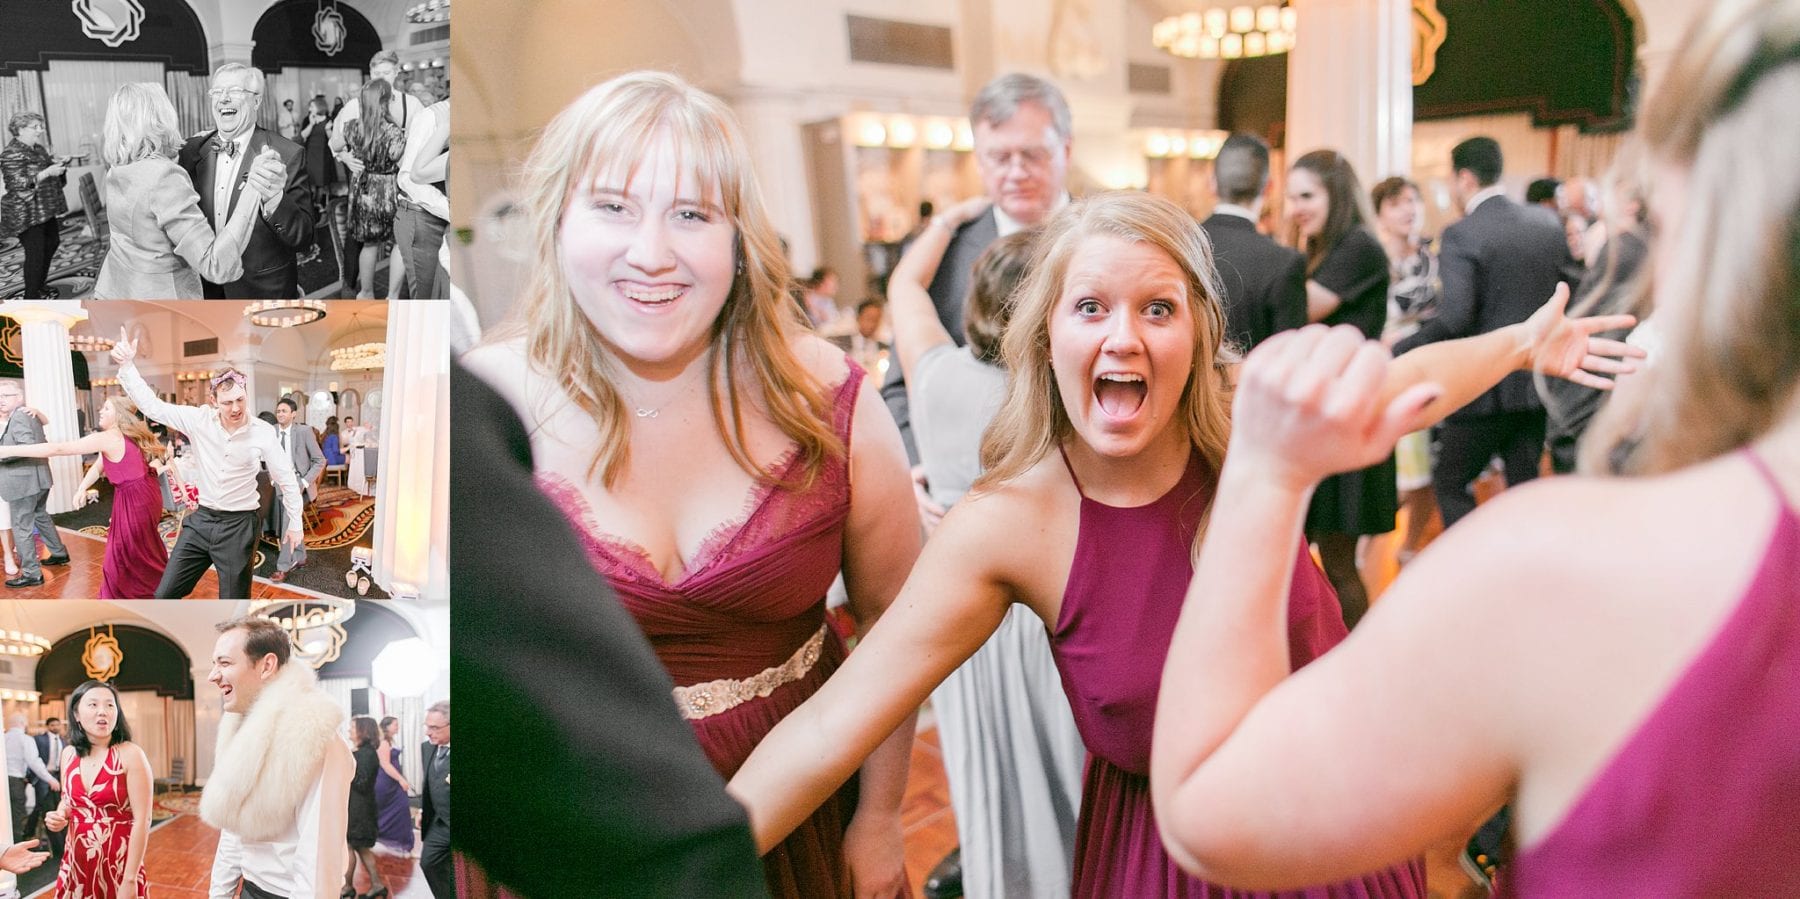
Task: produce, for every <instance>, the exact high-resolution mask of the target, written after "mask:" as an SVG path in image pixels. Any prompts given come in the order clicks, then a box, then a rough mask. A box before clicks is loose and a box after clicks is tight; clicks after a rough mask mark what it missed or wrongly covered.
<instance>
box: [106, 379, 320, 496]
mask: <svg viewBox="0 0 1800 899" xmlns="http://www.w3.org/2000/svg"><path fill="white" fill-rule="evenodd" d="M119 384H120V385H121V386H123V387H124V388H125V394H126V395H127V396H129V397H131V401H132V402H134V403H136V404H137V407H138V408H139V409H141V410H143V413H144V415H145V416H146V417H148V418H150V419H152V420H155V421H160V422H162V423H163V424H165V425H168V426H169V427H171V428H175V429H176V430H178V431H180V432H182V433H183V434H186V435H187V436H188V440H189V441H190V445H191V446H192V447H193V450H192V451H193V454H194V455H195V456H197V457H198V461H199V464H198V465H196V466H194V467H193V469H192V470H191V473H192V474H193V475H194V477H193V478H191V479H189V483H191V484H193V485H194V486H195V487H198V488H199V489H200V505H202V506H205V507H206V508H208V509H213V510H216V511H219V512H250V511H254V510H256V509H259V508H261V507H262V502H261V499H260V498H259V497H258V496H257V495H256V472H257V470H258V465H259V464H261V465H267V466H268V467H269V479H270V480H272V481H274V482H275V487H276V489H277V490H279V491H280V492H281V504H282V506H283V508H285V509H286V510H287V518H286V519H285V520H286V521H287V522H288V523H289V528H290V530H299V529H300V522H301V517H300V507H301V500H300V481H299V479H298V478H296V477H295V476H294V457H293V456H290V455H288V454H287V453H285V452H283V451H282V449H281V443H280V441H279V440H277V439H276V437H275V428H274V427H272V426H271V425H270V424H269V423H268V422H266V421H263V420H262V419H259V418H252V417H249V416H246V420H245V423H244V426H243V427H241V428H238V429H237V430H236V431H232V432H227V431H226V430H225V425H224V424H222V423H220V421H219V410H217V409H214V408H212V407H211V406H206V407H199V406H178V405H176V404H174V403H167V402H163V400H162V399H161V398H160V397H158V396H157V395H156V392H155V391H153V390H151V389H150V385H149V384H146V383H144V376H143V375H140V374H138V370H137V362H136V361H131V362H126V363H125V364H124V365H121V366H119ZM184 470H185V469H184Z"/></svg>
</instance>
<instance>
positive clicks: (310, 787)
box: [200, 616, 356, 899]
mask: <svg viewBox="0 0 1800 899" xmlns="http://www.w3.org/2000/svg"><path fill="white" fill-rule="evenodd" d="M217 630H218V631H219V639H218V642H217V643H215V644H214V645H213V658H212V672H211V673H210V674H208V675H207V678H206V680H207V683H210V684H212V685H213V686H215V687H218V688H219V693H220V694H221V696H222V697H223V698H224V701H225V705H224V709H225V716H224V718H223V719H221V720H220V722H219V743H218V749H217V750H216V752H215V753H214V762H213V770H212V775H211V776H210V777H208V778H207V781H206V789H205V790H204V791H203V792H202V793H201V794H200V817H201V819H202V820H204V821H205V822H206V823H207V824H210V825H212V826H213V827H216V828H218V829H219V846H218V850H217V852H216V853H215V854H214V855H213V868H212V897H213V899H230V897H232V896H240V897H241V899H337V896H338V891H337V890H338V884H340V883H341V882H342V877H343V870H344V852H345V849H344V847H345V845H346V840H345V830H346V826H347V821H346V815H347V813H348V811H349V804H350V779H351V776H352V774H353V773H354V771H355V768H356V765H355V762H353V761H352V760H351V757H350V747H348V746H346V745H345V744H344V738H343V737H342V736H340V731H341V730H342V727H343V721H344V710H343V709H342V708H340V707H339V706H338V702H337V700H336V699H334V698H332V696H331V695H330V694H329V693H326V692H325V691H324V690H321V689H319V685H318V682H317V681H316V679H315V678H314V676H313V671H312V668H311V667H309V666H307V665H305V664H295V663H293V661H292V660H291V659H290V653H291V651H292V648H291V643H290V642H289V640H288V635H287V632H286V631H284V630H282V629H281V625H278V624H276V623H275V622H273V621H270V620H269V619H267V618H260V617H256V616H246V617H243V618H233V619H231V620H229V621H223V622H220V623H219V624H218V625H217ZM240 884H241V885H242V889H243V892H242V893H239V892H238V889H239V886H240Z"/></svg>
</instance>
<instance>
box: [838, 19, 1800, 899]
mask: <svg viewBox="0 0 1800 899" xmlns="http://www.w3.org/2000/svg"><path fill="white" fill-rule="evenodd" d="M1678 45H1679V46H1682V47H1686V48H1691V52H1689V53H1685V54H1683V55H1682V56H1680V57H1679V58H1677V59H1675V60H1673V61H1671V63H1670V66H1669V71H1668V72H1667V73H1666V74H1664V75H1663V76H1662V77H1661V79H1660V80H1659V82H1658V83H1659V84H1660V85H1661V87H1660V88H1659V93H1657V94H1656V95H1655V96H1654V97H1653V98H1652V99H1651V101H1650V103H1649V104H1648V105H1647V106H1646V107H1645V109H1644V112H1643V116H1642V118H1641V119H1640V121H1641V122H1642V124H1643V128H1644V138H1645V149H1646V150H1648V152H1649V157H1650V159H1651V161H1652V166H1653V168H1652V170H1653V171H1654V183H1655V194H1654V196H1653V197H1652V208H1653V210H1654V212H1655V215H1656V219H1657V221H1658V238H1657V240H1656V241H1655V244H1654V246H1653V247H1652V249H1651V254H1652V255H1651V259H1650V262H1651V263H1652V266H1651V267H1652V269H1653V271H1654V273H1655V281H1654V283H1653V284H1652V285H1651V286H1652V288H1653V293H1654V297H1653V298H1654V306H1655V309H1656V312H1655V314H1654V318H1652V319H1650V320H1648V321H1646V322H1645V324H1644V325H1643V326H1641V327H1640V330H1647V329H1650V328H1652V327H1654V329H1655V333H1656V338H1657V339H1656V341H1655V342H1654V343H1653V350H1652V354H1651V355H1650V357H1649V358H1648V360H1647V363H1646V366H1645V370H1644V371H1643V372H1642V373H1641V374H1636V375H1630V376H1629V377H1626V378H1622V379H1621V380H1620V382H1619V386H1618V392H1617V394H1616V395H1615V396H1613V397H1612V398H1611V399H1610V400H1609V401H1608V403H1607V405H1606V406H1605V407H1604V408H1603V409H1602V411H1601V413H1600V416H1599V417H1598V418H1596V419H1595V421H1594V424H1593V427H1592V428H1590V429H1589V431H1588V432H1587V436H1586V437H1585V438H1584V440H1583V442H1582V445H1581V449H1580V452H1581V460H1580V462H1581V466H1582V469H1583V474H1584V475H1601V476H1600V477H1586V476H1579V475H1578V476H1575V477H1561V478H1555V479H1552V480H1549V481H1545V482H1539V483H1535V484H1532V485H1530V486H1527V487H1522V488H1514V489H1509V490H1507V491H1506V492H1505V493H1504V494H1502V495H1501V496H1500V497H1499V498H1498V499H1497V500H1495V501H1492V502H1490V503H1486V504H1483V505H1482V506H1481V508H1479V509H1477V510H1476V511H1475V513H1474V514H1472V515H1470V516H1469V517H1468V518H1467V519H1466V520H1465V521H1462V522H1460V523H1459V524H1457V525H1456V527H1454V528H1452V529H1451V530H1450V531H1448V532H1446V533H1445V534H1444V536H1443V537H1441V538H1439V540H1438V541H1437V542H1434V543H1433V544H1432V545H1431V546H1430V547H1429V548H1428V549H1427V550H1426V551H1425V552H1424V553H1423V554H1421V555H1420V556H1419V557H1418V558H1417V559H1416V560H1415V561H1414V562H1413V563H1412V564H1411V565H1408V566H1407V567H1406V568H1405V569H1404V570H1403V571H1402V572H1401V573H1400V577H1399V579H1398V580H1396V581H1395V582H1394V584H1393V586H1391V587H1390V588H1389V589H1388V592H1387V594H1386V596H1385V597H1384V598H1383V599H1382V601H1381V608H1380V609H1378V610H1376V611H1375V612H1374V613H1373V614H1372V615H1370V617H1369V619H1368V620H1367V621H1365V622H1364V623H1363V624H1362V626H1360V627H1358V628H1357V630H1356V634H1355V636H1354V637H1352V638H1351V639H1350V640H1348V641H1346V642H1345V644H1344V646H1343V648H1342V649H1341V650H1339V651H1338V652H1334V653H1332V654H1331V655H1330V656H1328V657H1326V658H1324V659H1321V660H1320V661H1319V662H1318V663H1317V664H1315V665H1314V666H1313V667H1312V668H1310V669H1308V670H1307V671H1306V672H1304V673H1302V674H1300V675H1299V676H1296V677H1293V678H1284V676H1283V675H1284V674H1285V671H1284V670H1283V669H1284V665H1283V662H1284V661H1285V660H1284V659H1283V651H1284V647H1283V646H1282V645H1281V644H1280V643H1279V642H1278V641H1277V640H1274V639H1272V638H1271V631H1272V627H1273V625H1274V624H1275V622H1276V621H1278V620H1279V617H1280V614H1281V612H1280V607H1281V598H1282V597H1281V589H1280V585H1281V582H1282V580H1283V578H1285V576H1286V568H1287V566H1286V560H1285V558H1282V557H1279V556H1277V555H1276V554H1275V553H1272V552H1270V551H1269V550H1268V549H1267V546H1268V544H1267V543H1258V542H1256V541H1251V540H1246V539H1243V538H1244V537H1245V536H1246V535H1250V534H1257V535H1261V536H1263V537H1265V538H1266V537H1267V535H1270V534H1284V535H1290V536H1291V535H1293V534H1295V533H1297V532H1298V530H1299V526H1300V520H1301V518H1302V517H1303V515H1304V513H1305V509H1306V501H1305V494H1306V491H1307V489H1308V488H1309V487H1310V486H1311V485H1312V484H1313V483H1316V482H1317V481H1318V480H1320V479H1321V478H1322V477H1324V476H1326V475H1327V474H1329V473H1331V472H1334V471H1343V470H1347V469H1354V468H1356V467H1357V466H1359V465H1364V464H1367V463H1368V461H1369V460H1370V459H1372V458H1378V457H1380V456H1383V455H1386V454H1387V453H1388V452H1390V451H1392V449H1393V446H1394V442H1395V440H1396V439H1397V438H1398V437H1399V436H1400V434H1401V433H1403V432H1404V431H1405V430H1406V428H1405V426H1404V425H1403V424H1401V423H1400V422H1398V421H1397V419H1398V418H1400V417H1401V416H1400V415H1398V414H1396V412H1395V411H1394V410H1393V409H1392V408H1390V407H1389V405H1388V404H1387V403H1384V402H1383V401H1382V399H1381V398H1380V396H1378V395H1377V394H1376V393H1375V391H1374V389H1373V387H1374V384H1375V383H1377V382H1378V380H1379V378H1380V374H1381V369H1382V367H1383V363H1384V359H1385V355H1386V354H1385V353H1384V352H1382V351H1381V350H1380V349H1379V348H1378V347H1375V346H1372V345H1369V344H1366V343H1363V342H1362V341H1361V340H1360V339H1358V335H1354V334H1345V333H1325V332H1317V331H1315V332H1314V333H1310V334H1308V333H1304V332H1301V333H1297V334H1293V335H1286V336H1283V337H1277V338H1275V339H1274V340H1271V341H1270V342H1269V343H1267V344H1264V345H1263V346H1262V347H1259V348H1258V350H1257V352H1256V354H1255V355H1253V356H1252V357H1251V359H1250V362H1249V363H1248V364H1247V365H1246V366H1245V373H1244V377H1243V380H1242V383H1241V385H1240V388H1239V397H1238V400H1237V415H1236V421H1237V427H1236V428H1235V429H1234V431H1233V434H1232V449H1231V457H1230V461H1229V462H1227V464H1226V466H1225V472H1224V474H1223V475H1222V476H1221V478H1220V483H1219V489H1218V501H1217V504H1216V508H1215V511H1214V514H1215V516H1225V517H1227V518H1229V520H1231V521H1233V522H1243V523H1244V524H1245V527H1244V528H1241V529H1240V528H1235V527H1234V528H1232V529H1229V530H1226V529H1218V530H1216V531H1215V532H1214V534H1212V535H1211V536H1209V537H1208V538H1207V540H1206V544H1205V546H1204V548H1203V550H1202V552H1201V556H1200V564H1199V566H1198V568H1197V570H1196V572H1195V577H1194V584H1193V588H1192V590H1191V591H1190V593H1189V597H1188V603H1187V606H1186V608H1185V609H1184V611H1183V612H1182V620H1181V624H1180V627H1179V629H1178V630H1177V632H1176V636H1175V644H1174V648H1173V649H1172V650H1171V651H1170V653H1169V663H1168V667H1167V670H1166V671H1165V673H1164V681H1163V686H1164V687H1165V689H1164V690H1163V691H1162V705H1161V707H1160V708H1158V710H1157V720H1156V725H1157V729H1156V746H1155V752H1154V753H1153V756H1152V763H1153V764H1152V768H1153V775H1152V777H1153V781H1154V785H1155V787H1156V793H1157V797H1156V799H1157V811H1158V812H1159V813H1160V814H1161V815H1162V816H1163V823H1164V832H1165V834H1166V835H1167V837H1168V839H1169V841H1170V843H1171V845H1172V847H1174V849H1175V851H1176V853H1177V855H1178V857H1180V858H1182V859H1183V864H1184V866H1185V867H1188V868H1189V869H1190V870H1195V871H1201V872H1205V873H1206V874H1207V875H1208V876H1217V877H1219V878H1221V879H1225V880H1228V881H1230V882H1232V883H1239V884H1246V885H1250V884H1260V885H1264V886H1279V885H1281V884H1283V883H1298V882H1300V881H1302V880H1304V879H1309V878H1328V877H1334V876H1339V875H1342V874H1344V873H1348V872H1351V871H1357V870H1362V869H1364V868H1367V867H1369V866H1372V865H1379V864H1385V863H1387V862H1388V861H1391V860H1392V859H1396V858H1404V857H1406V856H1407V855H1409V854H1412V853H1416V852H1418V851H1420V849H1421V848H1422V847H1425V846H1427V845H1430V844H1432V843H1434V842H1438V841H1441V840H1443V839H1444V838H1446V837H1448V838H1451V839H1455V838H1457V837H1458V836H1459V835H1460V833H1466V832H1467V830H1468V828H1469V825H1470V822H1471V821H1473V820H1475V819H1477V818H1478V817H1479V816H1482V815H1484V814H1486V813H1488V812H1489V811H1491V810H1492V809H1493V808H1495V807H1496V806H1498V805H1500V804H1501V803H1503V802H1509V803H1511V807H1512V810H1513V814H1512V827H1513V834H1514V836H1515V839H1516V841H1517V843H1518V845H1519V847H1520V851H1519V854H1518V855H1517V857H1516V860H1515V861H1514V862H1513V864H1512V867H1511V869H1510V870H1507V871H1504V872H1502V874H1501V879H1502V881H1503V883H1504V884H1505V892H1506V893H1508V894H1510V895H1517V896H1571V897H1574V896H1578V897H1636V896H1800V867H1796V866H1795V865H1794V864H1793V859H1794V858H1795V856H1796V855H1797V854H1800V826H1796V824H1795V822H1796V821H1797V820H1800V752H1797V751H1796V749H1795V741H1794V736H1795V734H1797V733H1800V403H1797V402H1796V398H1797V397H1800V367H1797V366H1796V365H1795V361H1796V360H1800V317H1797V316H1796V314H1795V311H1796V309H1797V308H1800V306H1797V305H1796V301H1797V300H1800V296H1797V289H1796V285H1800V242H1797V238H1800V218H1797V217H1796V210H1800V178H1796V177H1795V172H1794V170H1793V168H1792V167H1791V166H1785V165H1771V164H1770V161H1771V160H1778V159H1787V160H1792V159H1794V158H1796V156H1800V129H1796V128H1795V127H1794V116H1793V110H1794V109H1796V108H1800V0H1769V2H1756V3H1745V2H1725V3H1718V4H1713V5H1711V6H1710V7H1709V9H1708V10H1707V12H1705V13H1704V14H1702V15H1701V16H1699V22H1698V23H1697V25H1696V28H1695V30H1694V31H1693V33H1692V34H1690V35H1689V37H1688V38H1687V39H1686V40H1683V41H1681V42H1680V43H1679V44H1678ZM1633 339H1634V340H1641V339H1643V338H1642V337H1640V336H1637V335H1634V338H1633ZM1278 342H1279V343H1278ZM1407 358H1408V357H1407V356H1402V357H1400V359H1399V360H1398V361H1397V362H1395V363H1393V364H1396V365H1398V364H1402V363H1404V362H1405V360H1406V359H1407ZM1322 409H1323V410H1333V411H1335V412H1336V414H1335V415H1331V416H1326V415H1322V414H1320V410H1322ZM1401 411H1404V410H1401ZM1605 475H1626V477H1606V476H1605ZM1215 520H1218V519H1216V518H1215ZM865 651H866V650H865ZM1396 800H1398V801H1400V802H1403V803H1404V805H1405V807H1406V810H1407V814H1404V815H1392V816H1390V815H1381V814H1370V812H1371V810H1372V809H1373V808H1375V807H1377V804H1379V803H1391V802H1394V801H1396ZM1211 824H1228V829H1227V828H1225V827H1216V826H1210V825H1211Z"/></svg>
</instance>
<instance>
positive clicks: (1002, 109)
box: [881, 73, 1071, 465]
mask: <svg viewBox="0 0 1800 899" xmlns="http://www.w3.org/2000/svg"><path fill="white" fill-rule="evenodd" d="M969 121H970V122H971V123H972V124H973V127H974V131H975V167H976V169H977V170H979V171H980V172H981V187H982V191H983V192H984V193H986V194H987V198H988V199H989V200H991V201H992V202H993V204H994V207H993V208H992V209H990V210H988V212H987V213H986V214H984V215H981V216H978V217H976V218H975V219H973V220H971V221H969V222H968V223H966V224H964V225H963V226H962V227H961V228H959V229H957V231H956V235H955V236H954V237H952V238H951V239H950V247H949V248H948V249H946V250H945V251H944V261H943V263H942V264H940V265H939V266H938V270H937V276H936V277H935V278H933V279H932V281H931V286H930V287H929V288H927V290H928V292H929V293H930V294H931V301H932V303H933V304H935V305H936V306H937V311H938V320H939V321H941V322H943V324H944V330H946V331H948V332H950V338H951V339H952V340H955V341H956V343H957V345H958V346H961V345H962V342H963V301H964V300H965V299H966V298H967V297H968V294H969V276H970V272H971V271H972V270H973V268H974V266H975V260H976V259H977V258H979V257H980V256H981V251H982V250H985V249H987V247H988V244H991V243H993V242H994V241H996V240H999V239H1000V238H1002V237H1005V236H1006V235H1008V234H1011V233H1013V232H1015V231H1022V230H1024V229H1026V228H1030V227H1034V226H1036V225H1041V224H1043V223H1044V222H1046V221H1048V220H1049V218H1050V215H1051V213H1053V212H1055V211H1056V210H1058V209H1061V208H1062V207H1063V206H1064V205H1066V204H1067V203H1068V202H1069V192H1068V189H1067V188H1066V187H1065V184H1066V182H1067V181H1068V177H1069V148H1070V135H1071V130H1070V123H1069V102H1068V101H1067V100H1065V99H1064V98H1063V95H1062V91H1060V90H1058V89H1057V87H1056V85H1054V84H1051V83H1050V82H1048V81H1045V80H1044V79H1042V78H1038V77H1035V76H1032V75H1022V74H1018V73H1013V74H1010V75H1001V76H1000V77H998V78H995V79H994V80H993V81H990V82H988V83H987V86H985V87H983V88H982V89H981V93H979V94H976V95H975V102H974V104H973V105H972V106H971V107H970V109H969ZM881 396H882V399H884V400H886V401H887V406H888V410H889V411H890V412H892V413H893V414H894V421H895V422H896V423H898V424H899V425H900V436H901V437H902V438H903V439H904V440H905V441H906V457H907V459H909V460H911V462H912V463H913V464H914V465H917V464H918V462H919V452H918V450H917V449H916V448H915V447H914V446H913V437H912V416H911V414H910V413H909V412H908V411H907V405H906V376H905V373H904V372H902V371H901V370H900V366H899V365H892V366H889V367H888V373H887V382H886V383H884V384H882V385H881Z"/></svg>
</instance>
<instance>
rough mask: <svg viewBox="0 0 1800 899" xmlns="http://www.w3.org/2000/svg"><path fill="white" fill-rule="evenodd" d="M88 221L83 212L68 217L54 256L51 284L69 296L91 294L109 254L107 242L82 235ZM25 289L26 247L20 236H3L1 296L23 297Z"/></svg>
mask: <svg viewBox="0 0 1800 899" xmlns="http://www.w3.org/2000/svg"><path fill="white" fill-rule="evenodd" d="M86 224H87V217H86V216H83V215H72V216H69V217H67V218H64V219H63V228H62V244H61V245H60V246H58V247H57V248H56V255H55V256H53V257H51V259H50V285H51V286H52V287H55V288H56V289H57V290H58V291H59V292H60V293H61V294H62V296H63V298H65V299H67V298H70V297H77V296H84V295H87V294H91V293H92V292H93V290H94V279H95V278H96V277H98V276H99V274H100V262H101V261H102V260H104V259H105V258H106V245H105V244H104V243H102V242H100V241H99V240H96V239H94V238H93V237H83V236H82V228H83V227H84V226H85V225H86ZM24 293H25V248H24V247H23V246H21V245H20V244H19V241H18V239H17V238H12V237H9V238H6V239H4V240H0V300H16V299H20V298H21V296H22V294H24ZM30 299H37V298H36V297H31V298H30Z"/></svg>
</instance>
